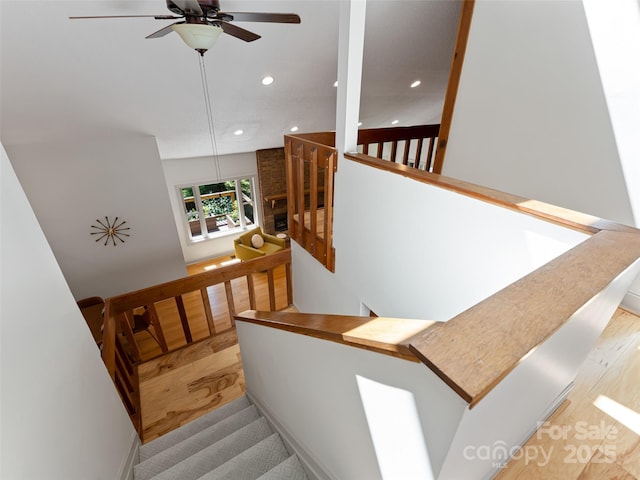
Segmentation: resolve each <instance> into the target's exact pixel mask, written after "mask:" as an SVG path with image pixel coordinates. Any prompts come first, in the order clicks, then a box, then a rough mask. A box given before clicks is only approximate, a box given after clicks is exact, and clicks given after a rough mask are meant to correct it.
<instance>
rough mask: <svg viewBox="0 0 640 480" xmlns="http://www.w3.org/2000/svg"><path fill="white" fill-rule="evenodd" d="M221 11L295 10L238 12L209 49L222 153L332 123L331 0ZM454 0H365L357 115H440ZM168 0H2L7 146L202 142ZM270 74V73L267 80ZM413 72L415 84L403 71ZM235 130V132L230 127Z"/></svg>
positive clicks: (271, 143)
mask: <svg viewBox="0 0 640 480" xmlns="http://www.w3.org/2000/svg"><path fill="white" fill-rule="evenodd" d="M221 6H222V10H223V11H229V12H233V11H238V12H242V11H246V12H253V11H259V12H292V13H297V14H298V15H300V17H301V20H302V22H301V24H299V25H290V24H269V23H248V22H246V23H237V25H239V26H242V27H243V28H246V29H249V30H251V31H253V32H256V33H258V34H259V35H261V36H262V38H261V39H259V40H257V41H255V42H251V43H245V42H243V41H241V40H238V39H236V38H234V37H231V36H229V35H222V36H221V37H220V39H219V40H218V42H217V43H216V45H215V46H214V47H213V48H212V49H211V50H209V51H208V52H207V53H206V54H205V56H204V65H205V72H206V78H207V84H208V89H209V93H210V95H211V102H212V107H213V108H212V110H213V119H214V131H215V138H216V147H217V153H218V154H227V153H238V152H247V151H254V150H257V149H261V148H271V147H275V146H279V145H282V136H283V135H284V134H286V133H288V132H289V130H290V128H292V127H294V126H297V127H299V129H300V131H302V132H312V131H323V130H333V129H334V128H335V127H334V126H335V102H336V88H335V87H334V82H335V81H336V76H337V51H338V21H339V19H338V15H339V7H340V5H339V0H298V1H293V0H289V1H287V0H257V1H256V0H253V1H252V0H221ZM459 9H460V2H459V1H457V0H442V1H436V0H369V1H368V2H367V21H366V26H365V52H364V65H363V79H362V98H361V112H360V120H361V122H362V127H361V128H373V127H384V126H390V125H391V122H392V121H394V120H397V121H398V123H397V124H398V125H414V124H421V123H434V122H435V123H437V122H439V120H440V114H441V110H442V103H443V99H444V93H445V89H446V82H447V76H448V72H449V65H450V62H451V56H452V52H453V45H454V40H455V33H456V27H457V19H458V15H459ZM169 13H170V12H169V11H168V10H167V8H166V2H165V0H135V1H134V0H96V1H89V0H83V1H77V0H75V1H73V0H72V1H58V0H47V1H33V0H18V1H13V0H2V1H0V21H1V24H0V45H1V50H0V121H1V123H0V139H1V140H2V143H3V144H4V145H5V146H9V145H14V144H24V143H40V142H66V141H69V142H73V141H87V140H88V141H90V139H91V138H96V137H109V136H114V135H118V134H122V133H128V134H131V133H139V134H144V135H152V136H154V137H156V139H157V142H158V148H159V151H160V156H161V158H183V157H197V156H204V155H210V154H211V151H212V150H211V142H210V137H209V127H208V121H207V116H206V110H205V103H204V95H203V91H204V90H203V86H202V81H201V70H200V63H199V59H198V54H197V53H196V52H195V51H193V50H190V49H189V48H188V47H187V46H186V45H185V44H184V43H183V42H182V40H181V39H180V38H179V37H178V35H177V34H175V33H171V34H169V35H167V36H165V37H161V38H156V39H145V36H147V35H148V34H150V33H152V32H154V31H156V30H158V29H160V28H162V27H164V26H165V25H168V24H169V23H170V21H168V20H155V19H153V18H127V19H124V18H118V19H98V20H69V18H68V17H69V16H85V15H86V16H88V15H148V14H160V15H165V14H169ZM265 75H271V76H273V77H274V78H275V81H274V83H273V84H272V85H269V86H263V85H262V84H261V79H262V78H263V77H264V76H265ZM415 80H420V81H421V84H420V85H419V86H418V87H415V88H411V87H410V84H411V83H412V82H413V81H415ZM237 130H242V131H243V134H242V135H234V132H235V131H237Z"/></svg>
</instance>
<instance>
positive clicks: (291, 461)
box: [257, 455, 309, 480]
mask: <svg viewBox="0 0 640 480" xmlns="http://www.w3.org/2000/svg"><path fill="white" fill-rule="evenodd" d="M257 480H309V477H307V474H306V473H305V472H304V468H303V467H302V464H301V463H300V460H298V457H297V456H296V455H291V456H290V457H289V458H287V459H286V460H285V461H284V462H280V463H279V464H278V465H276V466H275V467H273V468H272V469H271V470H269V471H268V472H267V473H265V474H264V475H261V476H260V477H258V479H257Z"/></svg>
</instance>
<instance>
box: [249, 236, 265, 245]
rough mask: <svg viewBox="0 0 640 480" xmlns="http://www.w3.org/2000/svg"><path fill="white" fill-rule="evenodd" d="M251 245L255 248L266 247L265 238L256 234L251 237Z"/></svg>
mask: <svg viewBox="0 0 640 480" xmlns="http://www.w3.org/2000/svg"><path fill="white" fill-rule="evenodd" d="M251 245H253V248H262V246H263V245H264V238H262V236H260V235H259V234H257V233H256V234H255V235H254V236H253V237H251Z"/></svg>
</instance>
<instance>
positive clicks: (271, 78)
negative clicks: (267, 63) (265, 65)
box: [262, 75, 274, 85]
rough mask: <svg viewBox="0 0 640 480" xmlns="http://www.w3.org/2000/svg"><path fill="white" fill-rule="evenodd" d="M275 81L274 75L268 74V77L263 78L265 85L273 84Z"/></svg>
mask: <svg viewBox="0 0 640 480" xmlns="http://www.w3.org/2000/svg"><path fill="white" fill-rule="evenodd" d="M273 81H274V78H273V77H272V76H270V75H267V76H266V77H264V78H263V79H262V84H263V85H271V84H272V83H273Z"/></svg>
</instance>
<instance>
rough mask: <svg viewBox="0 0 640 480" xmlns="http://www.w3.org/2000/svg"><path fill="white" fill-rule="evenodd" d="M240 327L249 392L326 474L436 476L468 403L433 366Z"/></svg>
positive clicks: (339, 479)
mask: <svg viewBox="0 0 640 480" xmlns="http://www.w3.org/2000/svg"><path fill="white" fill-rule="evenodd" d="M236 325H237V329H238V341H239V343H240V352H241V354H242V363H243V368H244V372H245V379H246V384H247V392H248V393H249V395H250V396H251V397H252V398H254V399H256V400H257V401H258V402H259V406H260V407H262V408H263V410H264V411H265V414H267V416H270V417H271V419H273V420H275V423H276V424H277V425H279V426H280V427H282V428H283V429H284V430H285V431H286V436H287V437H288V438H289V439H291V440H293V443H294V445H296V446H298V447H300V448H301V449H302V450H303V451H304V454H303V455H302V457H303V458H304V457H306V456H310V457H311V458H312V459H313V460H314V462H313V463H315V464H316V465H319V466H320V467H321V468H322V470H323V471H324V473H325V474H327V475H328V477H329V478H331V479H334V480H343V479H367V480H376V479H381V478H397V479H402V480H412V479H415V480H428V479H429V478H437V473H438V472H439V470H440V468H441V466H442V464H443V462H444V458H445V456H446V454H447V451H448V448H449V444H450V443H451V441H452V439H453V435H454V433H455V431H456V429H457V426H458V423H459V421H460V418H461V417H462V416H463V413H464V410H465V408H466V405H467V404H466V403H465V402H464V401H463V400H462V399H461V398H460V397H459V396H458V395H457V394H456V393H454V392H453V390H451V389H450V388H449V387H448V386H447V385H446V384H445V383H444V382H443V381H442V380H440V379H439V378H438V377H437V376H436V375H435V374H434V373H433V372H432V371H431V370H429V369H428V368H427V367H426V366H424V365H422V364H419V363H414V362H409V361H406V360H401V359H398V358H395V357H390V356H387V355H382V354H378V353H374V352H371V351H368V350H364V349H359V348H353V347H349V346H346V345H341V344H338V343H334V342H329V341H323V340H319V339H317V338H312V337H309V336H306V335H298V334H294V333H290V332H285V331H282V330H277V329H273V328H268V327H263V326H260V325H255V324H251V323H247V322H242V321H238V322H237V323H236ZM365 384H366V385H365ZM367 387H369V388H367ZM371 387H373V388H371ZM400 399H402V401H401V402H400ZM380 409H382V410H384V411H386V415H385V418H379V415H375V412H377V411H380ZM392 427H394V428H392ZM410 435H413V436H410ZM416 437H419V438H416ZM418 457H419V458H418ZM406 465H413V466H416V469H415V470H414V471H413V475H402V476H399V475H398V472H399V471H400V470H399V469H400V468H402V467H403V466H406ZM418 468H419V469H418ZM389 472H395V474H392V473H389ZM383 473H384V474H385V475H384V476H383Z"/></svg>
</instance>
